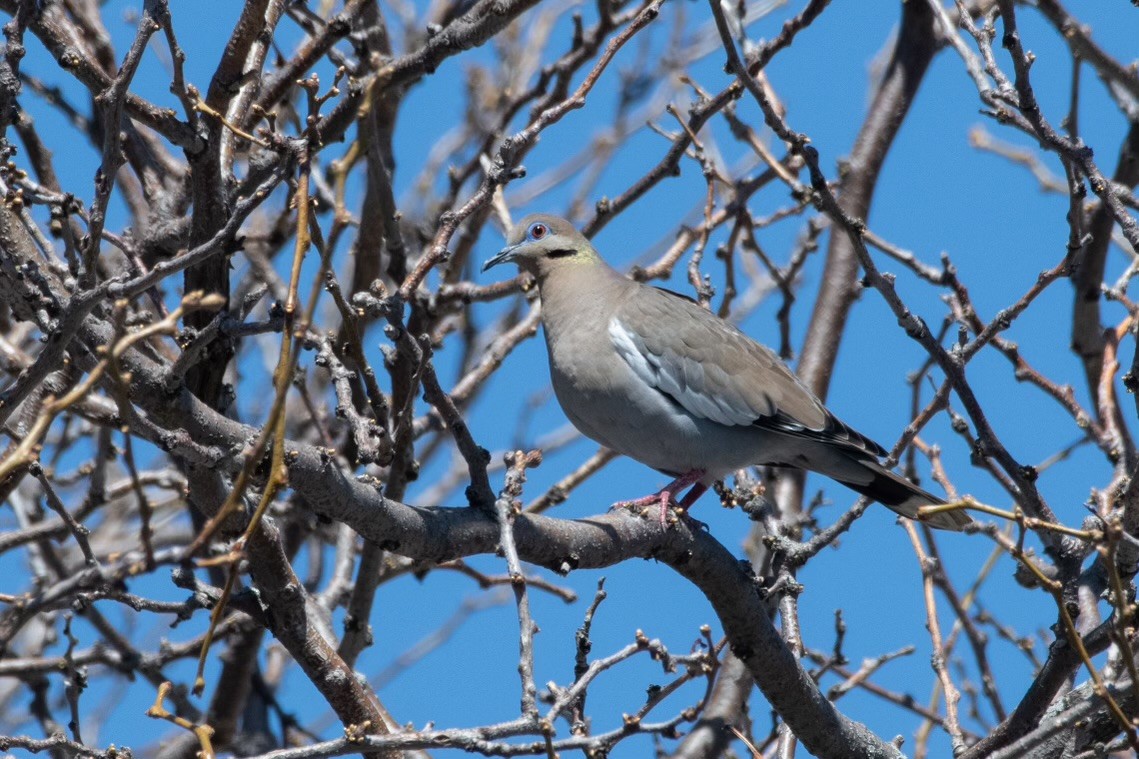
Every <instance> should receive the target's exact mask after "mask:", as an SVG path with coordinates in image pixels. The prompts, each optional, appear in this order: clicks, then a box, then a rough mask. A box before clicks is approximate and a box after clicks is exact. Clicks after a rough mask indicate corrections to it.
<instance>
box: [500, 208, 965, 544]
mask: <svg viewBox="0 0 1139 759" xmlns="http://www.w3.org/2000/svg"><path fill="white" fill-rule="evenodd" d="M505 263H514V264H516V265H517V266H518V268H519V269H520V270H521V271H523V272H526V273H528V274H530V275H532V276H533V277H534V279H535V280H536V282H537V286H538V291H539V296H540V298H541V318H542V326H543V328H544V329H543V331H544V333H545V339H546V348H547V352H548V354H549V364H550V378H551V381H552V384H553V388H554V394H555V396H556V397H557V399H558V403H559V405H560V406H561V407H562V410H563V411H564V412H565V414H566V416H567V417H568V418H569V420H570V421H571V422H572V423H573V425H574V426H575V427H576V428H577V429H578V430H579V431H580V432H581V433H582V434H584V435H585V436H586V437H589V438H591V439H593V440H594V441H596V442H597V443H600V444H601V445H602V446H605V447H606V448H609V449H611V450H613V451H616V452H617V453H620V454H623V455H625V456H628V457H630V458H632V459H635V460H636V461H639V462H641V463H642V464H645V465H647V466H649V467H652V468H653V469H656V470H658V471H660V472H663V473H665V474H666V475H668V476H670V477H673V478H674V479H673V481H672V482H670V483H669V484H668V485H666V486H665V487H664V488H663V489H662V490H661V491H659V492H658V493H655V494H653V495H650V496H647V497H645V498H640V499H636V500H633V501H623V502H619V503H618V504H616V505H645V504H650V503H654V502H655V503H659V504H660V508H661V515H662V521H663V520H664V516H665V514H666V511H667V509H668V507H669V506H670V505H674V506H677V507H679V508H680V509H682V510H683V512H684V513H687V510H688V508H689V507H690V506H691V505H692V504H693V503H694V502H695V501H696V499H698V498H699V497H700V496H701V495H702V494H703V493H704V492H705V491H706V490H707V489H708V487H710V486H711V485H712V484H714V483H715V482H716V481H718V480H722V479H723V478H724V477H726V476H728V475H729V474H731V473H732V472H735V471H738V470H740V469H744V468H746V467H749V466H756V465H770V466H777V467H790V468H797V469H807V470H810V471H813V472H819V473H821V474H823V475H826V476H827V477H829V478H831V479H833V480H835V481H836V482H839V483H841V484H843V485H845V486H846V487H848V488H850V489H851V490H853V491H855V492H856V493H860V494H862V495H865V496H868V497H869V498H871V499H872V500H875V501H877V502H879V503H881V504H883V505H885V506H887V507H889V508H891V509H893V510H894V511H896V512H897V513H898V514H901V515H902V516H905V517H908V518H910V519H917V518H918V509H920V508H921V507H923V506H929V505H940V504H944V503H945V501H943V500H942V499H940V498H938V497H937V496H934V495H932V494H931V493H927V492H926V491H925V490H922V489H921V488H919V487H918V486H917V485H914V484H913V483H911V482H910V481H908V480H906V479H904V478H903V477H901V476H900V475H898V474H896V473H894V472H892V471H890V470H889V469H887V468H886V467H885V466H884V465H883V464H882V462H881V461H880V459H881V458H882V457H884V456H886V455H887V452H886V450H885V449H884V448H882V446H880V445H879V444H878V443H876V442H874V441H873V440H871V439H870V438H868V437H866V436H865V435H862V434H861V433H859V432H856V431H855V430H854V429H853V428H851V427H850V426H848V425H846V424H844V423H843V422H841V421H839V419H838V418H837V417H835V415H834V414H832V413H831V412H830V411H829V410H828V409H827V408H826V407H825V406H824V405H823V403H822V402H821V401H820V400H819V399H818V398H817V397H815V395H814V394H813V393H812V392H811V391H810V389H808V387H807V386H806V385H805V384H804V383H803V382H802V380H800V379H799V377H798V376H797V375H796V374H795V373H794V372H793V371H792V370H791V369H790V368H789V367H788V366H787V364H786V363H784V362H783V360H782V359H780V358H779V356H778V355H776V354H775V353H774V352H773V351H772V350H770V349H769V348H767V347H765V346H763V345H761V344H760V343H758V342H756V341H754V340H752V339H751V338H750V337H748V336H747V335H746V334H744V333H743V332H742V331H740V330H739V329H738V328H736V327H735V326H734V325H732V324H731V323H729V322H727V321H725V320H723V319H721V318H719V317H718V316H716V315H715V314H713V313H711V312H710V311H709V310H707V309H706V308H704V307H703V306H701V305H700V304H698V303H697V302H696V301H694V300H692V299H691V298H688V297H686V296H684V295H681V294H679V293H675V292H672V291H670V290H666V289H663V288H659V287H653V286H651V285H647V284H644V283H642V282H637V281H635V280H633V279H630V278H629V277H626V276H625V275H623V274H622V273H621V272H619V271H617V270H616V269H614V268H613V267H612V266H610V265H609V264H607V263H606V262H605V260H604V259H603V258H602V257H601V255H600V254H599V253H598V252H597V251H596V250H595V249H594V247H593V245H592V244H591V243H590V242H589V240H588V239H586V237H585V236H584V235H582V234H581V233H580V232H579V231H578V230H577V229H576V228H575V227H574V226H573V224H572V223H570V222H569V221H567V220H565V219H562V218H560V217H557V216H554V215H550V214H532V215H530V216H527V217H526V218H524V219H522V220H521V221H520V222H518V223H517V224H515V225H514V226H513V227H512V228H511V229H510V231H509V233H508V235H507V244H506V247H504V248H503V249H502V250H501V251H499V252H498V253H497V254H496V255H494V256H492V257H491V258H490V259H488V260H487V261H486V263H485V264H484V265H483V271H484V272H485V271H487V270H489V269H491V268H493V267H495V266H498V265H500V264H505ZM690 486H691V490H689V492H688V493H687V494H686V495H685V496H684V497H683V498H680V499H678V496H679V494H680V493H681V492H682V491H684V490H685V489H686V488H688V487H690ZM923 521H925V522H926V523H927V524H929V525H931V526H933V527H938V528H941V529H946V530H961V529H963V528H964V527H965V526H966V525H968V524H970V522H971V521H972V520H971V519H970V518H969V516H968V515H967V514H966V513H965V512H964V511H962V510H948V511H940V512H935V513H932V514H929V515H926V516H925V518H924V519H923Z"/></svg>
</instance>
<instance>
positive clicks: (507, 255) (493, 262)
mask: <svg viewBox="0 0 1139 759" xmlns="http://www.w3.org/2000/svg"><path fill="white" fill-rule="evenodd" d="M520 247H521V243H519V244H518V245H507V246H506V247H505V248H503V249H502V250H500V251H498V253H495V254H494V255H493V256H491V257H490V258H488V259H487V260H486V263H485V264H483V265H482V270H483V271H486V270H487V269H490V268H492V267H494V266H498V265H499V264H504V263H507V262H508V261H513V260H514V255H515V253H517V252H518V248H520Z"/></svg>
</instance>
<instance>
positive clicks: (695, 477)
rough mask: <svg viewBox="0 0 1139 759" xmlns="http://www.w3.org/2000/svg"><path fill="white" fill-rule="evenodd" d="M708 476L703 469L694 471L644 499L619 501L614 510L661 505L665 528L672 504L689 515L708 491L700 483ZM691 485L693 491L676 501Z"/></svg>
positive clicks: (661, 517)
mask: <svg viewBox="0 0 1139 759" xmlns="http://www.w3.org/2000/svg"><path fill="white" fill-rule="evenodd" d="M705 474H707V473H706V472H705V471H704V470H703V469H693V470H692V471H690V472H685V473H684V474H682V475H680V476H679V477H677V478H676V479H675V480H673V481H672V482H670V483H668V484H667V485H665V486H664V487H663V488H661V489H660V490H659V491H657V492H656V493H653V494H652V495H646V496H644V497H642V498H635V499H633V500H631V501H618V502H617V503H615V504H613V508H615V509H617V508H630V509H631V508H642V507H645V506H652V505H659V507H660V524H661V527H664V526H665V525H666V524H667V520H668V507H669V505H670V503H671V504H674V505H676V506H677V507H679V508H680V510H681V511H683V512H684V513H685V514H687V513H688V508H689V507H690V506H691V505H692V504H693V503H695V502H696V499H697V498H699V497H700V496H702V495H704V492H705V491H706V490H707V489H708V486H707V485H704V484H702V483H701V482H700V480H701V479H703V477H704V475H705ZM689 485H691V486H692V489H691V490H689V491H688V493H686V494H685V496H684V497H683V498H681V499H680V500H677V499H676V496H677V494H678V493H680V492H681V491H682V490H684V489H685V488H686V487H688V486H689Z"/></svg>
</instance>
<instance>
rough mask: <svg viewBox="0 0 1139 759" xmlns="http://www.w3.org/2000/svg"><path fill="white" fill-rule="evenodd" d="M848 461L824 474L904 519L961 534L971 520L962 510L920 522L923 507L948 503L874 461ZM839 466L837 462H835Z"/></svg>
mask: <svg viewBox="0 0 1139 759" xmlns="http://www.w3.org/2000/svg"><path fill="white" fill-rule="evenodd" d="M843 458H844V459H845V460H844V461H843V462H842V463H841V465H839V466H835V467H834V468H833V469H831V468H829V467H828V471H824V473H825V474H826V475H827V476H828V477H831V478H833V479H835V480H837V481H839V482H841V483H842V484H843V485H846V486H847V487H848V488H850V489H851V490H853V491H854V492H856V493H861V494H862V495H864V496H867V497H869V498H873V499H874V500H875V501H877V502H878V503H880V504H882V505H883V506H888V507H889V508H891V509H893V510H894V511H896V512H898V513H899V514H901V515H902V516H904V517H907V518H909V519H913V520H914V521H921V522H924V523H925V524H928V525H929V526H931V527H937V528H939V529H942V530H954V531H957V532H960V531H961V530H962V529H963V528H964V527H965V526H966V525H968V524H971V523H972V521H973V520H972V519H971V518H970V517H969V515H968V514H967V513H966V512H965V511H964V510H963V509H955V510H953V511H942V512H940V513H938V514H934V515H932V516H928V517H925V518H924V519H920V520H919V519H918V509H920V508H921V507H922V506H931V505H934V506H936V505H939V504H943V503H945V501H944V500H942V499H941V498H938V497H937V496H935V495H933V494H932V493H927V492H926V491H924V490H922V489H921V488H919V487H918V486H917V485H915V484H913V483H912V482H910V481H909V480H907V479H905V478H904V477H902V476H901V475H899V474H896V473H894V472H891V471H890V470H889V469H887V468H886V467H884V466H882V465H881V464H879V463H878V462H877V461H874V460H872V459H864V458H854V457H853V456H844V457H843ZM836 463H837V462H836Z"/></svg>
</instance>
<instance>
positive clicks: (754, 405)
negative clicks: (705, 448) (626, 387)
mask: <svg viewBox="0 0 1139 759" xmlns="http://www.w3.org/2000/svg"><path fill="white" fill-rule="evenodd" d="M674 295H675V294H673V293H670V292H669V291H667V290H659V289H655V288H651V287H640V288H637V289H636V290H634V291H633V292H631V293H630V295H629V297H628V298H627V299H626V300H625V302H624V303H623V304H622V305H621V306H620V307H619V308H618V310H617V312H616V313H615V314H614V316H613V318H612V319H611V320H610V322H609V338H610V340H611V341H612V344H613V347H614V348H615V349H616V351H617V353H618V354H619V355H620V356H621V358H622V359H624V361H625V363H626V364H628V366H629V367H630V368H631V369H632V370H633V372H634V373H635V374H636V375H637V376H638V377H639V378H640V379H641V380H642V381H643V382H644V383H645V384H646V385H648V386H649V387H651V388H653V389H655V390H657V391H658V392H661V393H664V394H665V395H667V396H668V397H669V398H671V399H672V400H673V401H674V402H675V403H677V404H679V405H680V406H681V407H682V408H684V409H685V410H686V411H687V412H688V413H689V414H692V415H693V416H695V417H698V418H701V419H708V420H711V421H713V422H716V423H717V424H723V425H725V426H758V427H760V428H763V429H768V430H771V431H774V432H781V433H784V434H788V435H794V436H798V437H806V438H810V439H813V440H817V441H819V442H827V443H832V444H837V445H839V446H841V447H844V448H847V449H849V450H851V451H852V452H860V453H862V454H863V455H866V454H869V455H871V456H882V455H885V451H884V450H883V449H882V447H881V446H879V445H878V444H877V443H875V442H874V441H872V440H870V439H869V438H867V437H865V436H863V435H861V434H859V433H858V432H855V431H854V430H853V429H851V428H850V427H848V426H847V425H845V424H843V423H842V422H840V421H839V420H838V419H836V418H835V417H834V416H833V415H832V414H831V413H830V412H829V411H827V410H826V408H825V407H823V405H822V403H821V402H820V401H819V400H818V399H817V398H815V396H814V395H813V394H812V393H811V391H810V390H808V389H807V387H806V386H805V385H804V384H803V383H802V382H801V381H800V380H799V378H798V377H797V376H795V374H794V373H793V372H792V371H791V370H790V369H789V368H788V367H787V365H786V364H784V363H783V361H782V360H780V358H779V357H778V356H776V355H775V354H774V353H772V352H771V351H770V350H768V349H767V348H765V347H764V346H762V345H760V344H759V343H757V342H755V341H754V340H752V339H751V338H749V337H748V336H747V335H745V334H743V333H742V332H740V331H739V330H738V329H736V328H735V327H733V326H732V325H731V324H729V323H727V322H725V321H723V320H722V319H719V318H718V317H716V316H714V315H713V314H711V313H709V312H708V311H707V310H705V309H704V308H701V307H700V306H699V305H697V304H695V303H693V302H691V301H690V300H688V299H686V298H682V297H674Z"/></svg>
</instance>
